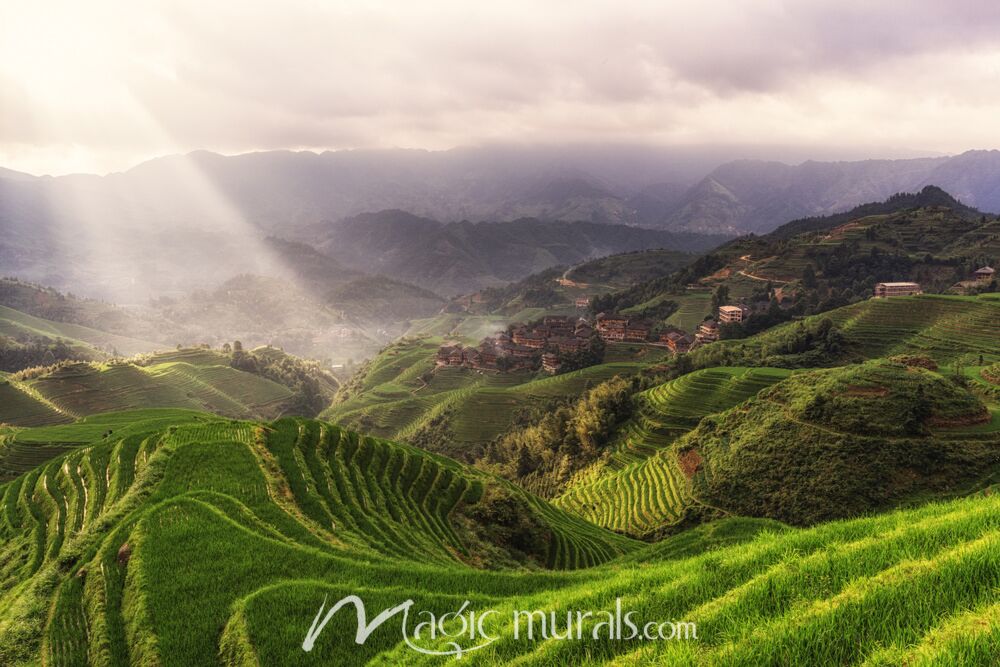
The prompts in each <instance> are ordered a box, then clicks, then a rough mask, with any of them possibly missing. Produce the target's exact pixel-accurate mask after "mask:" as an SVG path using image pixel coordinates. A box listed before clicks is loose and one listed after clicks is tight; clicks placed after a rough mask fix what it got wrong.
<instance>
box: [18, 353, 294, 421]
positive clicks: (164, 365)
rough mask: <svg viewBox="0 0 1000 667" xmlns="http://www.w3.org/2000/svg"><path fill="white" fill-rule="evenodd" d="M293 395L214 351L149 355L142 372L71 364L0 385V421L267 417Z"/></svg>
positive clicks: (129, 366) (124, 367)
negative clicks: (187, 412)
mask: <svg viewBox="0 0 1000 667" xmlns="http://www.w3.org/2000/svg"><path fill="white" fill-rule="evenodd" d="M291 396H292V392H291V390H289V389H288V388H286V387H284V386H282V385H280V384H278V383H276V382H273V381H271V380H268V379H266V378H264V377H261V376H259V375H254V374H251V373H246V372H243V371H239V370H236V369H234V368H231V367H230V366H229V365H228V363H227V362H225V360H224V359H222V358H221V357H220V355H218V354H217V353H214V352H211V351H208V350H199V349H191V350H179V351H176V352H167V353H161V354H157V355H153V356H152V357H151V359H150V362H149V363H148V364H147V365H143V366H139V365H135V364H131V363H77V364H69V365H66V366H63V367H61V368H58V369H56V370H55V371H52V372H49V373H46V374H45V375H42V376H40V377H37V378H32V379H30V380H24V381H13V380H9V379H8V380H6V381H5V380H0V398H2V399H3V400H0V423H7V424H10V425H15V426H37V425H42V424H52V423H61V422H67V421H72V420H73V419H74V418H78V417H84V416H86V415H93V414H99V413H104V412H114V411H121V410H130V409H134V408H143V407H150V406H155V407H161V408H184V409H191V410H202V411H209V412H215V413H217V414H221V415H224V416H229V417H243V418H246V417H270V416H275V415H277V414H279V413H280V412H281V409H282V406H283V405H284V403H285V402H286V401H287V400H288V399H289V398H290V397H291Z"/></svg>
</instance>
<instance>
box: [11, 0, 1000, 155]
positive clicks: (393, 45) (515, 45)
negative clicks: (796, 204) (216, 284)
mask: <svg viewBox="0 0 1000 667" xmlns="http://www.w3.org/2000/svg"><path fill="white" fill-rule="evenodd" d="M998 118H1000V4H998V3H996V2H995V1H994V0H949V2H941V1H940V0H882V1H881V2H878V3H875V2H872V1H871V0H864V1H855V0H835V1H832V0H831V1H826V0H817V1H809V0H798V1H794V0H787V1H777V0H725V1H723V0H717V1H716V2H711V1H709V2H690V1H689V0H684V1H675V0H655V1H651V2H633V1H629V0H618V1H616V2H588V1H586V0H565V1H563V0H546V1H540V0H531V1H529V2H517V1H512V0H505V1H504V2H476V1H474V0H460V1H456V2H434V1H432V0H424V1H421V2H412V1H403V2H377V1H372V0H357V1H351V2H348V1H334V0H326V1H325V2H320V1H317V0H314V1H306V0H282V1H280V2H279V1H277V0H274V1H271V2H264V1H262V0H261V1H257V2H254V1H251V0H241V1H239V2H235V1H230V0H212V1H211V2H207V1H206V0H192V1H188V0H161V1H157V0H123V1H121V2H118V1H112V0H87V2H79V1H75V0H70V1H65V2H53V1H50V0H30V1H29V0H0V166H5V167H9V168H13V169H20V170H24V171H28V172H31V173H52V174H61V173H67V172H71V171H91V172H107V171H113V170H120V169H124V168H127V167H129V166H131V165H133V164H135V163H136V162H139V161H141V160H144V159H147V158H150V157H153V156H156V155H162V154H166V153H174V152H182V151H188V150H192V149H196V148H206V149H210V150H216V151H220V152H224V153H239V152H245V151H249V150H260V149H273V148H296V149H298V148H308V149H325V148H331V149H337V148H359V147H408V148H429V149H444V148H450V147H453V146H462V145H475V144H483V143H497V142H500V143H506V142H528V143H535V142H549V143H565V142H616V143H621V142H626V143H627V142H641V143H653V144H667V145H670V144H684V145H690V144H705V143H711V144H751V145H752V144H761V145H771V144H781V145H799V146H814V147H816V150H817V151H818V152H822V149H823V148H830V147H844V146H852V147H859V148H860V149H861V150H862V151H864V152H865V153H867V154H870V155H872V156H873V157H877V156H880V155H882V154H885V153H891V152H893V151H899V150H909V151H915V152H918V153H927V154H931V153H955V152H960V151H963V150H966V149H969V148H995V147H1000V123H998V122H997V119H998Z"/></svg>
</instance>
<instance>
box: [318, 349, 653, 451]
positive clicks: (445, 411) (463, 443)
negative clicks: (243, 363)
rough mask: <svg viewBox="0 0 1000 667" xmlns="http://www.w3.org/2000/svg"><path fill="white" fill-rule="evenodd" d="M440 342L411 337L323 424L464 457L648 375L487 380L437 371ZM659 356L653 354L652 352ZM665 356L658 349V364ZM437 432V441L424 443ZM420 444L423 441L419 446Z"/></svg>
mask: <svg viewBox="0 0 1000 667" xmlns="http://www.w3.org/2000/svg"><path fill="white" fill-rule="evenodd" d="M438 346H439V340H438V339H433V338H431V339H417V338H411V339H407V340H405V341H402V342H399V343H396V344H394V345H392V346H390V347H389V348H387V349H385V350H383V351H382V353H381V354H379V355H378V356H377V357H375V358H374V359H373V360H372V361H371V362H370V363H369V364H368V365H367V366H366V368H365V369H364V370H363V371H362V372H361V373H360V374H359V375H357V376H356V377H354V378H352V379H351V381H350V382H348V383H347V384H346V385H345V387H344V389H343V391H342V392H341V393H340V395H339V396H338V400H337V401H336V402H335V403H334V405H333V406H332V407H330V408H329V409H328V410H326V411H325V412H324V413H323V414H322V417H323V418H324V419H329V420H330V421H333V422H336V423H339V424H343V425H344V426H347V427H349V428H356V429H358V430H362V431H364V432H366V433H371V434H373V435H378V436H380V437H385V438H390V439H393V440H402V441H405V442H414V441H415V442H419V443H420V445H421V446H423V447H427V448H433V449H435V451H441V452H442V453H445V454H448V455H450V456H456V457H462V456H464V455H466V454H468V453H469V452H472V451H473V450H474V449H475V448H477V447H479V446H481V445H482V444H484V443H486V442H488V441H490V440H492V439H493V438H495V437H496V436H497V435H499V434H501V433H503V432H504V431H505V430H506V429H507V428H508V427H509V426H510V424H511V421H512V420H513V419H514V417H515V416H516V415H517V414H518V413H519V412H520V411H522V410H524V409H525V408H528V407H530V406H532V405H536V404H538V403H539V402H544V401H549V400H553V399H561V398H565V397H571V396H576V395H579V394H580V393H581V392H582V391H583V390H584V389H585V388H586V387H587V386H588V385H592V384H596V383H598V382H601V381H603V380H607V379H610V378H612V377H614V376H615V375H630V374H634V373H637V372H639V371H641V370H642V369H643V368H645V363H644V362H640V361H627V360H625V359H627V358H629V357H632V358H635V357H636V356H637V355H636V353H633V352H630V351H629V350H628V349H627V348H628V347H630V346H623V348H626V349H624V350H623V351H622V352H621V354H619V355H618V356H619V357H620V358H621V359H622V360H618V361H612V362H609V363H604V364H600V365H597V366H591V367H589V368H584V369H581V370H577V371H573V372H569V373H564V374H562V375H556V376H552V377H548V376H544V375H539V374H533V373H523V372H522V373H505V374H497V373H480V372H477V371H473V370H470V369H465V368H454V367H452V368H448V367H445V368H439V369H436V370H435V367H434V355H435V353H436V351H437V349H438ZM646 349H650V350H652V348H646ZM661 357H662V352H660V351H656V350H653V354H652V355H649V358H650V359H651V360H654V361H655V360H658V359H660V358H661ZM429 431H434V432H435V438H434V440H433V441H428V439H427V438H424V439H422V440H421V439H420V437H421V433H424V432H429ZM415 439H416V440H415Z"/></svg>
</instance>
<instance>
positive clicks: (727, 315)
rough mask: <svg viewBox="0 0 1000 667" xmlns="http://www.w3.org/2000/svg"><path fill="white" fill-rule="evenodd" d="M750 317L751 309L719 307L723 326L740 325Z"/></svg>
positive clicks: (720, 320) (744, 307)
mask: <svg viewBox="0 0 1000 667" xmlns="http://www.w3.org/2000/svg"><path fill="white" fill-rule="evenodd" d="M748 317H750V309H749V308H747V307H746V306H719V322H721V323H723V324H738V323H740V322H742V321H744V320H745V319H747V318H748Z"/></svg>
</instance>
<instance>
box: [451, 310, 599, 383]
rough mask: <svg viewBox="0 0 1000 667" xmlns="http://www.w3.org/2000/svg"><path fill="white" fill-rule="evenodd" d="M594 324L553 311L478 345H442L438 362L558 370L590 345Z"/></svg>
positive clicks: (483, 367) (495, 368)
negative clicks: (531, 322)
mask: <svg viewBox="0 0 1000 667" xmlns="http://www.w3.org/2000/svg"><path fill="white" fill-rule="evenodd" d="M593 334H594V330H593V327H591V326H590V323H589V322H588V321H587V320H586V319H584V318H579V319H575V318H572V317H567V316H562V315H550V316H547V317H545V318H543V319H542V320H540V321H538V322H535V323H533V324H516V325H513V326H511V327H510V328H509V329H508V330H507V331H502V332H500V333H498V334H496V335H494V336H491V337H489V338H485V339H483V340H482V341H481V342H480V343H479V345H478V346H476V347H471V346H468V347H466V346H463V345H461V344H454V345H443V346H442V347H441V348H440V349H439V350H438V353H437V363H438V365H439V366H463V367H466V368H473V369H477V370H491V371H514V370H537V369H538V368H539V367H541V368H543V369H544V370H546V371H547V372H549V373H557V372H559V370H560V369H561V368H562V366H563V362H564V360H565V359H566V357H567V356H569V355H573V354H578V353H580V352H584V351H588V350H590V349H591V346H592V342H591V338H592V336H593Z"/></svg>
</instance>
